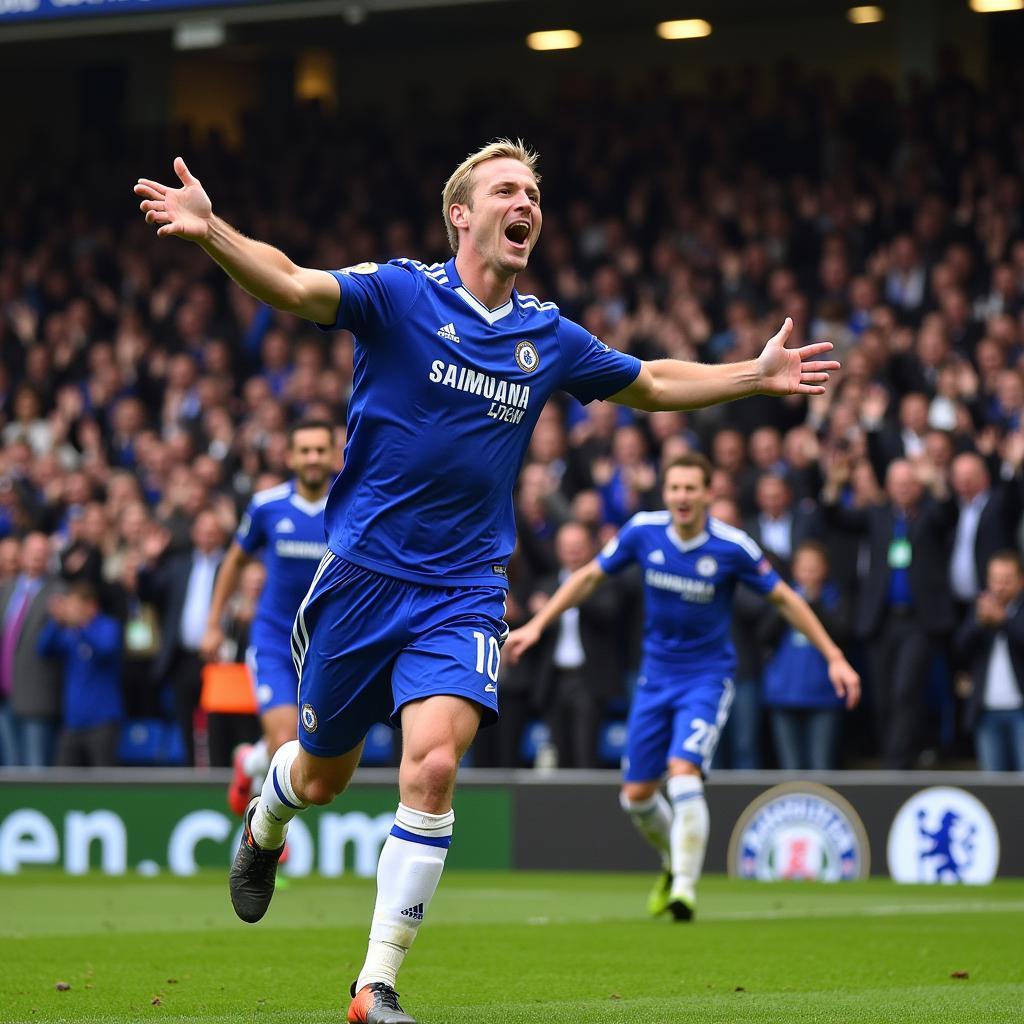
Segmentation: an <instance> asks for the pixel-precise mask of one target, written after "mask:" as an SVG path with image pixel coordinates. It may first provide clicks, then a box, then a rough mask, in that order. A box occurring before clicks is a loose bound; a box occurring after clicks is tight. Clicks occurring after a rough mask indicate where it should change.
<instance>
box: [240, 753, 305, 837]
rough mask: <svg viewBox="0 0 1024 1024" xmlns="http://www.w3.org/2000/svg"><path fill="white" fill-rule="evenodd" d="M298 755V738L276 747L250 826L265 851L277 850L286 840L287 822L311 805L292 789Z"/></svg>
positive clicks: (253, 835)
mask: <svg viewBox="0 0 1024 1024" xmlns="http://www.w3.org/2000/svg"><path fill="white" fill-rule="evenodd" d="M298 756H299V741H298V740H290V741H289V742H288V743H285V744H283V745H282V746H280V747H278V748H277V753H276V754H274V758H273V760H272V761H271V762H270V771H269V772H267V779H266V782H264V783H263V792H261V793H260V802H259V803H258V804H257V805H256V812H255V813H254V814H253V816H252V824H251V825H250V828H251V829H252V837H253V839H255V840H256V842H257V843H258V844H259V845H260V846H261V847H263V849H264V850H276V849H277V848H278V847H279V846H280V845H281V844H282V843H283V842H284V837H285V834H286V833H287V831H288V822H289V821H291V820H292V818H294V817H295V815H296V814H298V813H299V811H304V810H305V809H306V807H307V806H308V805H307V804H304V803H303V802H302V801H301V800H300V799H299V798H298V797H297V796H296V795H295V790H294V789H293V788H292V765H293V764H294V763H295V759H296V758H297V757H298Z"/></svg>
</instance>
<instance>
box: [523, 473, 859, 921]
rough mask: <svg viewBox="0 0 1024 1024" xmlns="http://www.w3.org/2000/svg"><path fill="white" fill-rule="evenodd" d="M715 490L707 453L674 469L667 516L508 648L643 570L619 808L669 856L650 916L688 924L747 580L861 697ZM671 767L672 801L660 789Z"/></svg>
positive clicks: (642, 525) (556, 599)
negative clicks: (722, 516)
mask: <svg viewBox="0 0 1024 1024" xmlns="http://www.w3.org/2000/svg"><path fill="white" fill-rule="evenodd" d="M710 484H711V463H710V462H709V461H708V459H707V458H706V457H705V456H703V455H700V454H696V453H694V454H690V455H684V456H682V457H681V458H679V459H676V460H675V461H674V462H672V463H670V464H669V466H668V467H667V468H666V470H665V478H664V487H663V490H662V497H663V498H664V501H665V505H666V507H667V511H664V512H639V513H637V514H636V515H635V516H633V518H632V519H631V520H630V521H629V522H628V523H627V524H626V525H625V526H624V527H623V528H622V532H621V533H620V534H619V535H618V537H615V538H613V539H612V540H611V541H610V542H609V543H608V544H607V545H606V546H605V548H604V550H603V551H602V552H601V553H600V554H599V555H598V556H597V557H596V558H595V559H594V560H593V561H591V562H589V563H588V564H587V565H585V566H583V568H581V569H578V570H577V571H576V572H574V573H573V574H572V575H571V576H570V577H569V578H568V579H567V580H566V581H565V582H564V583H563V584H562V586H561V587H559V588H558V590H556V591H555V593H554V594H553V595H552V597H551V600H550V601H549V602H548V603H547V604H546V605H545V606H544V607H543V608H542V609H541V610H540V611H539V612H538V613H537V614H536V615H535V616H534V617H533V618H532V619H531V620H530V621H529V622H527V623H526V624H525V625H523V626H522V627H521V628H519V629H517V630H516V631H515V632H514V633H512V634H510V635H509V638H508V641H507V643H506V653H507V654H508V656H509V657H510V658H511V659H512V660H513V661H515V660H516V659H517V658H519V656H520V655H521V654H522V653H523V652H524V651H526V650H528V649H529V648H530V647H532V646H533V645H534V644H535V643H536V642H537V640H538V639H540V636H541V634H542V633H543V632H544V630H545V629H547V628H548V627H549V626H551V625H552V624H553V623H555V622H557V621H558V618H559V616H560V615H562V613H563V612H565V611H566V609H568V608H573V607H575V606H576V605H578V604H580V603H581V602H582V601H585V600H586V599H587V597H589V596H590V594H592V593H593V592H594V590H595V589H596V588H597V587H598V586H599V585H600V584H601V582H602V581H603V580H605V579H606V578H607V577H608V576H609V575H612V574H614V573H617V572H620V571H621V570H622V569H624V568H626V566H628V565H632V564H638V565H640V566H641V567H642V568H643V571H644V641H643V663H642V665H641V667H640V675H639V677H638V678H637V686H636V691H635V693H634V694H633V702H632V705H631V707H630V711H629V722H628V725H627V739H626V756H625V757H624V758H623V769H624V781H623V786H622V791H621V793H620V801H621V804H622V808H623V810H625V811H626V812H627V813H628V814H629V816H630V817H631V818H632V819H633V823H634V824H635V825H636V827H637V829H638V830H639V831H640V834H641V835H643V837H644V838H645V839H647V840H648V842H650V843H651V845H652V846H653V847H654V848H655V849H656V850H657V851H658V853H659V854H660V855H661V860H662V873H661V875H660V876H659V878H658V881H657V883H656V884H655V887H654V889H653V891H652V892H651V896H650V898H649V900H648V909H649V910H650V911H651V913H652V914H660V913H661V912H662V911H664V910H668V911H670V912H671V914H672V916H673V917H674V918H675V919H676V920H677V921H688V920H690V919H691V918H692V917H693V914H694V910H695V908H696V902H697V881H698V879H699V877H700V871H701V866H702V865H703V863H704V851H705V848H706V846H707V840H708V826H709V822H708V808H707V804H706V803H705V800H704V782H703V779H704V775H705V774H706V772H707V770H708V767H709V765H710V764H711V758H712V756H713V755H714V752H715V746H716V744H717V743H718V737H719V735H720V733H721V731H722V728H723V726H724V725H725V721H726V719H727V718H728V717H729V705H730V704H731V703H732V695H733V682H732V673H733V671H734V669H735V662H736V655H735V652H734V651H733V646H732V641H731V640H730V639H729V628H730V619H731V612H732V595H733V590H734V589H735V587H736V584H737V583H739V582H742V583H745V584H747V586H749V587H751V588H752V589H754V590H756V591H759V592H760V593H762V594H764V595H765V596H766V597H767V598H768V599H769V600H770V601H771V602H772V603H773V604H775V605H776V606H777V607H778V609H779V611H780V612H781V613H782V615H783V616H784V617H785V618H786V619H787V620H788V621H789V622H790V623H791V624H792V625H793V626H794V627H795V628H796V629H798V630H799V631H800V632H801V633H803V634H804V635H805V636H806V637H807V639H808V640H810V641H811V643H813V644H814V646H815V647H817V648H818V650H819V651H821V653H822V654H823V655H824V656H825V658H826V660H827V661H828V673H829V679H830V680H831V682H832V685H833V687H834V688H835V690H836V693H838V694H839V695H840V696H842V697H844V698H845V700H846V705H847V707H853V706H854V705H855V704H856V703H857V700H858V699H859V697H860V678H859V677H858V675H857V673H856V672H855V671H854V670H853V668H852V667H851V666H850V664H849V662H848V661H847V660H846V658H845V657H844V656H843V653H842V651H840V650H839V648H838V647H837V646H836V645H835V644H834V643H833V642H832V640H831V639H830V637H829V635H828V633H826V632H825V628H824V627H823V626H822V624H821V622H820V621H819V620H818V617H817V616H816V615H815V614H814V612H813V611H811V608H810V606H809V605H808V604H807V602H806V601H805V600H804V599H803V598H802V597H801V596H800V595H799V594H797V593H796V591H794V590H793V589H792V588H791V587H789V586H788V585H787V584H786V583H784V582H783V581H782V580H781V579H779V577H778V575H777V574H776V572H775V570H774V569H773V568H772V567H771V565H769V563H768V561H767V559H766V558H765V557H764V555H763V554H762V552H761V549H760V548H759V547H758V546H757V544H755V543H754V541H753V540H751V539H750V537H748V536H747V534H745V533H744V532H743V531H742V530H737V529H736V528H735V527H733V526H727V525H726V524H725V523H722V522H719V521H718V520H717V519H713V518H711V517H710V516H709V515H708V514H707V506H708V504H709V502H710V500H711V492H710V490H709V488H710ZM666 771H667V772H668V796H669V799H668V800H666V799H665V797H664V795H663V794H662V793H661V779H662V777H663V776H664V774H665V772H666ZM669 800H670V801H671V804H670V803H669Z"/></svg>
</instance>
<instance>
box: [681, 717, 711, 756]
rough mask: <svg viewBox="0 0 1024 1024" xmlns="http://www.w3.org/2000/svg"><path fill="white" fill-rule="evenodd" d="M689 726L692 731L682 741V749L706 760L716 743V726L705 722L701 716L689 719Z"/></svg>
mask: <svg viewBox="0 0 1024 1024" xmlns="http://www.w3.org/2000/svg"><path fill="white" fill-rule="evenodd" d="M690 726H691V728H692V729H693V732H691V733H690V735H689V736H687V738H686V740H685V741H684V742H683V750H685V751H687V752H688V753H690V754H698V755H699V756H700V757H701V759H702V760H707V758H708V757H710V756H711V754H712V752H713V751H714V749H715V747H716V746H717V744H718V726H717V725H712V724H711V723H710V722H705V721H704V719H703V718H692V719H690Z"/></svg>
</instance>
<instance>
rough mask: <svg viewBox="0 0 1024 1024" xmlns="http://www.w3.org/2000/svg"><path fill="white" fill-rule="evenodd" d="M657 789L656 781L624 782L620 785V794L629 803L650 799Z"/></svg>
mask: <svg viewBox="0 0 1024 1024" xmlns="http://www.w3.org/2000/svg"><path fill="white" fill-rule="evenodd" d="M657 791H658V784H657V783H656V782H626V783H624V784H623V786H622V795H623V797H625V799H626V800H628V801H629V802H630V803H639V802H641V801H643V800H650V798H651V797H652V796H654V794H655V793H656V792H657Z"/></svg>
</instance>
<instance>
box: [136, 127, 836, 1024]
mask: <svg viewBox="0 0 1024 1024" xmlns="http://www.w3.org/2000/svg"><path fill="white" fill-rule="evenodd" d="M536 161H537V157H536V154H535V153H533V152H531V151H530V150H528V149H527V148H526V147H525V146H523V145H522V144H521V143H513V142H510V141H508V140H499V141H497V142H495V143H492V144H490V145H488V146H485V147H484V148H483V149H481V150H479V151H478V152H476V153H473V154H471V155H470V156H469V157H467V158H466V159H465V160H464V161H463V162H462V164H460V165H459V167H458V168H457V169H456V170H455V172H454V173H453V174H452V176H451V177H450V178H449V180H448V182H447V184H446V185H445V187H444V191H443V195H442V214H443V217H444V222H445V228H446V230H447V233H448V239H449V242H450V243H451V248H452V251H453V252H454V254H455V255H454V258H453V259H450V260H448V261H447V262H446V263H438V264H433V265H431V266H426V265H424V264H422V263H418V262H416V261H414V260H393V261H391V262H390V263H386V264H383V265H379V264H377V263H361V264H359V265H357V266H354V267H349V268H347V269H345V270H341V271H335V272H326V271H322V270H311V269H307V268H304V267H300V266H297V265H296V264H295V263H293V262H292V261H291V260H290V259H288V257H287V256H285V255H284V254H283V253H282V252H280V251H279V250H277V249H274V248H272V247H271V246H269V245H265V244H263V243H261V242H256V241H253V240H251V239H248V238H246V237H244V236H243V235H241V234H240V233H239V232H237V231H235V230H234V229H233V228H232V227H230V226H229V225H228V224H226V223H225V222H224V221H223V220H221V219H220V218H219V217H217V216H215V215H214V214H213V211H212V206H211V203H210V200H209V198H208V196H207V195H206V193H205V192H204V191H203V188H202V186H201V185H200V183H199V181H197V180H196V179H195V178H194V177H193V176H192V175H191V173H190V172H189V170H188V168H187V167H186V166H185V163H184V161H183V160H181V158H180V157H179V158H177V159H176V160H175V161H174V169H175V173H176V174H177V176H178V178H179V179H180V181H181V188H169V187H168V186H166V185H162V184H160V183H159V182H156V181H152V180H150V179H140V180H139V182H138V184H137V185H136V186H135V192H136V194H137V195H139V196H141V197H142V200H143V201H142V203H141V204H140V208H141V209H142V210H143V212H144V213H145V214H146V220H147V222H148V223H151V224H155V225H157V234H158V235H160V236H163V237H175V236H176V237H180V238H185V239H189V240H191V241H194V242H196V243H197V244H199V245H200V246H201V247H202V248H203V249H204V250H205V251H206V252H207V253H208V254H209V255H210V256H211V257H212V258H213V259H214V260H216V261H217V263H219V264H220V265H221V266H222V267H223V268H224V269H225V270H226V271H227V273H228V274H230V275H231V277H232V278H233V279H234V280H235V281H236V282H237V283H238V284H240V285H241V286H242V287H243V288H245V289H246V290H248V291H249V292H251V293H252V294H253V295H255V296H256V297H257V298H258V299H260V300H262V301H264V302H266V303H268V304H269V305H271V306H274V307H275V308H277V309H281V310H285V311H287V312H291V313H295V314H297V315H298V316H301V317H305V318H306V319H308V320H312V321H313V322H315V323H317V324H320V325H321V326H324V327H325V329H328V330H331V329H334V328H347V329H348V330H350V331H352V332H353V333H354V334H355V336H356V352H355V368H354V379H353V392H352V397H351V401H350V404H349V410H348V444H347V446H346V449H345V469H344V470H343V472H342V473H341V475H340V476H339V478H338V480H337V481H336V482H335V484H334V486H333V488H332V490H331V493H330V496H329V498H328V501H327V510H326V515H325V519H326V528H327V545H328V551H327V554H326V555H325V556H324V559H323V561H322V562H321V563H320V567H319V568H318V570H317V573H316V576H315V577H314V580H313V585H312V586H311V588H310V590H309V593H308V594H307V595H306V597H305V599H304V600H303V602H302V604H301V605H300V607H299V611H298V614H297V616H296V618H295V626H294V630H293V634H292V647H293V650H294V651H295V654H296V657H297V661H298V664H299V668H300V682H299V722H300V729H299V740H298V741H297V742H292V743H286V744H284V745H283V746H282V747H281V748H280V749H279V750H278V751H277V753H276V754H275V755H274V758H273V761H272V762H271V766H270V771H269V773H268V782H267V783H265V784H264V786H263V791H262V793H261V795H260V797H259V799H258V800H254V801H253V803H252V804H251V806H250V809H249V811H248V812H247V815H246V829H245V832H244V836H243V840H242V844H241V846H240V847H239V851H238V854H237V856H236V858H235V863H234V865H233V867H232V870H231V879H230V888H231V897H232V902H233V904H234V907H235V910H236V912H237V913H238V915H239V916H240V917H241V918H243V920H247V921H256V920H259V918H261V917H262V916H263V914H264V913H265V912H266V910H267V907H268V906H269V904H270V898H271V896H272V895H273V885H274V874H275V871H276V867H277V860H278V857H279V854H280V850H281V848H282V845H283V843H284V835H285V829H286V826H287V822H288V821H289V820H290V819H291V818H292V817H293V816H294V815H295V814H297V813H298V812H300V811H301V810H302V809H303V808H305V807H306V806H308V805H309V804H311V803H316V804H327V803H329V802H330V801H331V800H333V799H334V797H335V796H337V795H338V794H339V793H341V792H342V791H343V790H344V789H345V787H346V786H347V785H348V782H349V780H350V779H351V777H352V774H353V772H354V771H355V769H356V766H357V765H358V763H359V756H360V751H361V749H362V743H363V738H364V737H365V735H366V733H367V731H368V730H369V728H370V727H371V725H372V724H373V723H375V722H377V721H380V720H382V719H383V720H386V721H390V722H392V724H395V725H400V727H401V729H402V735H403V750H402V762H401V767H400V770H399V793H400V803H399V806H398V811H397V813H396V815H395V825H394V828H393V829H392V831H391V834H390V836H389V837H388V838H387V840H386V841H385V843H384V847H383V849H382V850H381V856H380V863H379V868H378V873H377V904H376V908H375V910H374V914H373V921H372V924H371V927H370V941H369V946H368V949H367V956H366V961H365V963H364V965H363V968H362V970H361V971H360V972H359V976H358V978H357V980H356V982H355V983H354V985H353V986H352V994H353V1001H352V1004H351V1005H350V1007H349V1012H348V1018H349V1020H350V1021H353V1022H356V1021H366V1022H367V1024H403V1022H405V1024H407V1022H409V1021H412V1018H411V1017H410V1016H409V1015H408V1014H406V1013H405V1012H404V1011H402V1010H401V1008H400V1007H399V1006H398V1001H397V996H396V993H395V990H394V983H395V975H396V972H397V970H398V968H399V966H400V965H401V963H402V960H403V958H404V957H405V954H406V952H407V951H408V949H409V947H410V945H411V944H412V941H413V939H414V938H415V936H416V933H417V930H418V928H419V926H420V923H421V921H422V919H423V917H424V914H425V912H427V911H428V910H429V904H430V900H431V897H432V896H433V894H434V890H435V888H436V886H437V883H438V880H439V879H440V876H441V870H442V868H443V865H444V860H445V855H446V853H447V850H448V846H449V844H450V843H451V836H452V827H453V824H454V821H455V815H454V813H453V812H452V793H453V791H454V787H455V776H456V770H457V767H458V764H459V760H460V758H461V757H462V755H463V754H464V753H465V751H466V750H467V748H468V747H469V745H470V743H471V742H472V740H473V737H474V736H475V735H476V731H477V729H478V728H479V726H480V724H481V722H486V721H488V720H491V719H493V718H494V717H495V716H496V713H497V678H498V659H499V647H500V644H501V642H502V640H503V639H504V636H505V634H506V632H507V627H506V626H505V624H504V622H503V621H502V613H503V609H504V597H505V591H506V590H507V587H508V581H507V565H508V560H509V558H510V557H511V554H512V549H513V547H514V543H515V527H514V521H513V513H512V488H513V485H514V483H515V478H516V475H517V473H518V472H519V467H520V464H521V463H522V460H523V457H524V454H525V452H526V448H527V444H528V442H529V439H530V434H531V432H532V431H533V427H534V425H535V423H536V422H537V417H538V415H539V413H540V410H541V408H542V407H543V405H544V403H545V401H547V399H548V398H549V397H550V396H551V394H552V393H553V392H555V391H556V390H559V389H561V390H565V391H568V392H569V393H570V394H572V395H574V396H576V398H578V399H579V400H580V401H581V402H590V401H592V400H593V399H605V398H610V399H612V400H614V401H616V402H620V403H623V404H625V405H630V406H634V407H637V408H643V409H691V408H696V407H699V406H704V405H710V404H713V403H716V402H723V401H728V400H730V399H735V398H742V397H744V396H746V395H752V394H757V393H763V394H773V395H788V394H798V393H799V394H820V393H822V392H823V391H824V386H825V384H826V382H827V380H828V375H829V372H830V371H831V370H834V369H836V368H838V365H839V364H838V363H836V362H833V361H831V360H828V359H820V358H819V357H821V356H823V355H824V354H825V353H827V352H828V350H829V349H830V348H831V347H832V346H831V345H830V344H829V343H827V342H822V343H819V344H812V345H807V346H804V347H803V348H800V349H793V350H787V349H786V348H785V342H786V339H787V338H788V337H789V334H790V332H791V330H792V323H791V321H789V320H787V321H786V323H785V325H784V326H783V328H782V330H781V331H780V332H779V333H778V334H777V335H775V337H773V338H772V339H771V340H770V341H769V342H768V343H767V345H766V346H765V349H764V351H763V352H762V353H761V355H760V356H759V357H758V358H757V359H755V360H750V361H748V362H745V363H734V364H731V365H728V366H702V365H699V364H696V363H687V362H681V361H678V360H673V359H663V360H657V361H654V362H646V363H641V362H640V361H639V360H638V359H635V358H634V357H633V356H630V355H625V354H623V353H620V352H616V351H613V350H611V349H609V348H608V346H607V345H604V344H602V343H601V342H600V341H598V339H597V338H595V337H593V336H592V335H590V334H589V333H588V332H587V331H585V330H584V329H583V328H581V327H579V326H578V325H577V324H574V323H572V322H571V321H569V320H566V319H564V318H563V317H561V316H559V313H558V309H557V307H556V306H555V305H554V304H553V303H550V302H541V301H539V300H538V299H536V298H534V297H533V296H530V295H521V294H519V293H518V292H517V291H516V290H515V279H516V275H517V274H518V273H519V272H520V271H522V270H524V269H525V268H526V264H527V261H528V259H529V255H530V251H531V250H532V248H533V246H534V244H535V243H536V241H537V238H538V236H539V234H540V229H541V208H540V187H539V184H538V178H537V175H536V173H535V170H534V168H535V165H536Z"/></svg>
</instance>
